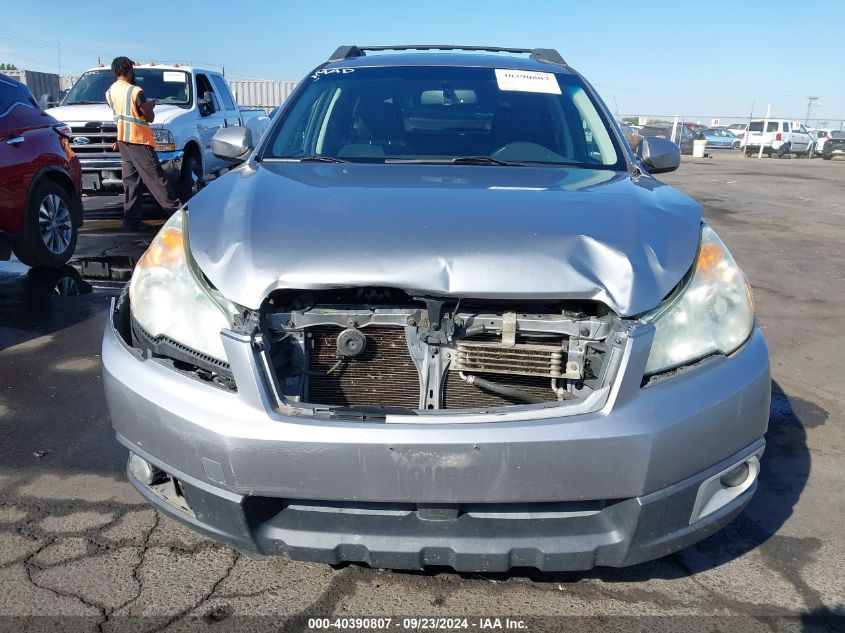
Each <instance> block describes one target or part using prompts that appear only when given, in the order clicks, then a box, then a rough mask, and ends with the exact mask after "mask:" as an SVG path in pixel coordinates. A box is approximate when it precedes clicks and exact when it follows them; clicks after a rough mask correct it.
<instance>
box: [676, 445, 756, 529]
mask: <svg viewBox="0 0 845 633" xmlns="http://www.w3.org/2000/svg"><path fill="white" fill-rule="evenodd" d="M759 473H760V457H759V454H758V453H755V454H753V455H751V456H749V457H746V458H745V459H744V460H742V461H741V462H739V463H738V464H734V465H733V466H730V467H729V468H726V469H725V470H723V471H721V472H719V473H716V474H715V475H713V476H712V477H709V478H708V479H705V480H704V481H703V482H702V483H701V485H700V486H699V487H698V494H697V495H696V498H695V504H694V505H693V509H692V514H691V515H690V521H689V522H690V523H691V524H692V523H695V522H696V521H698V520H700V519H703V518H704V517H706V516H707V515H709V514H713V513H714V512H716V511H717V510H720V509H721V508H724V507H725V506H727V505H728V504H730V503H731V502H732V501H734V500H735V499H737V498H738V497H739V496H740V495H742V494H743V493H744V492H745V491H746V490H748V489H749V488H751V486H752V485H754V482H755V481H756V480H757V475H758V474H759Z"/></svg>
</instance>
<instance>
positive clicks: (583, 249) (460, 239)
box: [188, 162, 701, 316]
mask: <svg viewBox="0 0 845 633" xmlns="http://www.w3.org/2000/svg"><path fill="white" fill-rule="evenodd" d="M188 207H189V237H190V244H191V252H192V254H193V256H194V258H195V259H196V261H197V263H198V264H199V266H200V268H202V270H203V271H204V273H205V274H206V276H207V277H208V278H209V280H210V281H211V282H212V283H213V284H214V285H215V286H216V287H217V288H218V289H219V290H220V291H221V292H222V293H223V294H224V295H225V296H226V297H228V298H229V299H231V300H232V301H234V302H236V303H238V304H240V305H243V306H246V307H249V308H252V309H257V308H258V307H259V306H260V305H261V303H262V301H263V300H264V298H265V297H266V296H267V294H268V293H269V292H270V291H272V290H274V289H277V288H301V289H320V288H332V287H343V286H365V285H369V286H386V287H393V288H401V289H403V290H406V291H408V292H411V293H417V294H427V295H440V296H454V297H473V298H479V299H483V298H488V299H494V298H500V299H593V300H597V301H601V302H603V303H605V304H606V305H607V306H609V307H610V308H611V309H612V310H614V311H615V312H617V313H618V314H620V315H625V316H627V315H634V314H638V313H641V312H644V311H646V310H649V309H651V308H653V307H654V306H655V305H657V303H659V302H660V300H661V299H663V298H664V297H665V296H666V295H667V294H668V293H669V292H670V291H671V290H672V288H674V287H675V285H677V283H678V282H679V281H680V280H681V278H682V277H683V275H684V274H685V273H686V272H687V270H689V268H690V266H691V265H692V263H693V259H694V257H695V253H696V249H697V246H698V239H699V226H700V221H701V208H700V206H699V205H698V204H696V203H695V202H693V201H692V200H691V199H690V198H688V197H687V196H685V195H684V194H682V193H680V192H678V191H676V190H675V189H672V188H671V187H668V186H666V185H663V184H661V183H659V182H657V181H655V180H654V179H652V178H649V177H645V176H643V177H640V178H631V177H630V176H629V175H628V174H621V173H617V172H612V171H606V170H587V169H569V168H536V169H535V168H529V167H490V166H474V165H465V166H451V165H450V166H439V165H437V166H435V165H401V164H392V165H383V164H358V163H338V164H319V163H268V162H264V163H258V164H257V163H248V164H246V165H244V166H242V167H241V168H239V169H237V170H234V171H233V172H231V173H229V174H227V175H226V176H224V177H223V178H220V179H218V180H217V181H216V182H214V183H212V184H211V185H210V186H209V187H206V188H205V189H204V190H203V191H201V192H200V193H199V194H198V195H197V196H196V197H194V198H193V199H192V200H191V202H190V203H189V205H188Z"/></svg>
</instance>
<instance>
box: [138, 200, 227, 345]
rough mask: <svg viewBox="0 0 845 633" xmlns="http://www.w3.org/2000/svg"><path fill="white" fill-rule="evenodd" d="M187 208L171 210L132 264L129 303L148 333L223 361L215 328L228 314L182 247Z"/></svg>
mask: <svg viewBox="0 0 845 633" xmlns="http://www.w3.org/2000/svg"><path fill="white" fill-rule="evenodd" d="M187 228H188V227H187V214H186V213H185V212H184V211H182V210H180V211H177V212H176V213H174V214H173V215H172V216H171V217H170V219H169V220H168V221H167V222H165V224H164V226H162V227H161V230H160V231H159V233H158V235H156V236H155V239H153V241H152V243H151V244H150V247H149V248H148V249H147V251H146V252H145V253H144V255H143V257H141V259H140V260H139V261H138V264H137V265H136V266H135V271H134V272H133V273H132V281H131V282H130V284H129V307H130V310H131V312H132V316H133V317H134V318H135V321H136V322H137V323H138V325H140V326H141V327H142V328H144V330H146V332H147V333H148V334H150V335H151V336H152V337H154V338H157V337H159V336H166V337H167V338H169V339H170V340H172V341H175V342H177V343H181V344H182V345H184V346H186V347H188V348H190V349H191V350H194V351H196V352H200V353H202V354H207V355H208V356H211V357H212V358H215V359H217V360H220V361H223V362H227V360H226V352H225V351H224V349H223V341H222V339H221V338H220V330H222V329H224V328H228V327H230V323H229V317H228V315H227V314H226V313H225V312H224V310H223V308H222V307H221V306H220V305H219V304H218V303H217V302H216V301H215V300H214V299H213V298H212V296H211V294H210V292H209V290H208V288H207V287H206V285H205V283H204V282H202V281H201V280H199V279H198V277H199V275H200V274H201V273H199V271H198V269H195V266H196V264H193V262H192V261H190V259H189V258H190V254H189V253H188V249H187V240H186V239H185V237H186V236H185V234H186V233H187Z"/></svg>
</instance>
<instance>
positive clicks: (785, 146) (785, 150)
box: [775, 143, 792, 158]
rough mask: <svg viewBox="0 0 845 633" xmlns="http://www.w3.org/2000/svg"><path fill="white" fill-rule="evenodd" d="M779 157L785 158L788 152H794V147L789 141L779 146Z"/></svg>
mask: <svg viewBox="0 0 845 633" xmlns="http://www.w3.org/2000/svg"><path fill="white" fill-rule="evenodd" d="M775 153H776V154H777V157H778V158H783V157H784V156H786V155H787V154H791V153H792V147H790V145H789V143H784V144H783V145H781V146H780V147H778V151H777V152H775Z"/></svg>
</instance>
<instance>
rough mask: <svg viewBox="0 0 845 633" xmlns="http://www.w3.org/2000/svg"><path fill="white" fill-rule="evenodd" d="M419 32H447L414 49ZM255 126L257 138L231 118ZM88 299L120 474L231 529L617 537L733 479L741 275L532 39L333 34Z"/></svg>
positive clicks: (524, 555) (649, 552) (539, 564)
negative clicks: (113, 283)
mask: <svg viewBox="0 0 845 633" xmlns="http://www.w3.org/2000/svg"><path fill="white" fill-rule="evenodd" d="M430 49H448V50H430ZM254 141H255V142H254ZM213 149H214V152H215V153H216V154H217V155H218V156H219V157H221V158H225V159H227V160H229V161H231V162H232V163H238V166H237V167H236V168H234V169H232V170H231V171H230V173H228V174H226V175H225V176H223V177H222V178H220V179H218V180H217V181H216V182H214V183H212V184H211V185H210V186H209V187H207V188H206V189H204V190H203V191H202V192H200V193H199V194H198V195H197V196H196V197H194V198H193V199H191V201H190V203H189V204H188V205H187V206H186V207H184V208H183V209H181V210H180V211H179V212H177V213H176V214H175V215H173V216H172V217H171V218H170V220H169V221H168V222H167V223H166V224H165V226H164V227H163V228H162V230H161V232H160V233H159V234H158V235H157V237H156V238H155V240H154V241H153V243H152V244H151V245H150V247H149V250H148V251H147V252H146V253H145V255H144V256H143V258H142V259H141V260H140V262H139V263H138V266H137V267H136V269H135V271H134V274H133V277H132V281H131V283H130V284H129V287H128V288H127V290H126V291H124V293H123V294H122V295H121V297H120V298H119V299H118V300H117V301H116V302H115V305H114V307H113V310H112V312H111V318H110V319H109V323H108V325H107V327H106V332H105V338H104V341H103V355H102V358H103V364H104V369H105V371H104V377H105V389H106V395H107V398H108V404H109V409H110V412H111V416H112V420H113V424H114V428H115V430H116V432H117V439H118V440H119V441H120V442H121V443H122V444H123V445H124V446H126V447H127V448H128V449H129V451H130V453H129V462H128V467H127V472H128V476H129V478H130V480H131V482H132V483H133V484H134V485H135V486H136V487H137V488H138V490H139V491H140V492H141V493H142V494H143V495H144V496H145V497H146V498H147V499H148V500H149V501H150V502H151V503H153V504H154V505H155V506H157V507H158V508H159V509H160V510H162V511H164V512H166V513H168V514H170V515H172V516H174V517H177V518H178V519H181V520H182V521H184V522H185V523H187V524H189V525H191V526H193V527H194V528H195V529H197V530H199V531H200V532H203V533H205V534H207V535H210V536H211V537H212V538H215V539H218V540H220V541H223V542H226V543H229V544H230V545H232V546H233V547H235V548H237V549H238V550H240V551H241V552H243V553H245V554H246V555H248V556H251V557H254V558H261V557H264V556H267V555H271V554H281V553H284V554H287V555H288V556H290V557H292V558H297V559H303V560H309V561H322V562H325V563H332V564H337V563H341V562H344V561H354V562H361V563H366V564H368V565H372V566H378V567H393V568H407V569H420V568H424V567H426V566H448V567H452V568H454V569H456V570H486V571H504V570H508V569H509V568H512V567H534V568H538V569H540V570H578V569H588V568H591V567H593V566H596V565H608V566H614V567H617V566H623V565H631V564H634V563H638V562H641V561H645V560H649V559H653V558H656V557H659V556H663V555H665V554H667V553H670V552H674V551H676V550H678V549H681V548H683V547H686V546H687V545H690V544H691V543H695V542H696V541H698V540H700V539H702V538H704V537H705V536H708V535H710V534H712V533H713V532H714V531H715V530H718V529H719V528H721V527H722V526H724V525H725V524H726V523H728V522H729V521H731V520H732V519H733V518H734V517H735V516H736V515H737V514H738V513H739V512H740V511H741V510H742V509H743V507H744V506H745V505H746V504H747V503H748V502H749V500H750V498H751V496H752V495H753V494H754V491H755V489H756V486H757V475H758V472H759V466H760V462H759V460H760V456H761V455H762V452H763V447H764V439H763V435H764V433H765V431H766V426H767V421H768V413H769V399H770V379H769V360H768V352H767V348H766V343H765V341H764V340H763V335H762V334H761V332H760V330H759V329H758V327H757V325H756V323H755V315H754V305H753V301H752V296H751V291H750V289H749V285H748V282H747V280H746V278H745V276H744V274H743V273H742V271H741V270H740V269H739V268H738V267H737V264H736V262H735V261H734V259H733V258H732V257H731V254H730V252H729V251H728V249H727V248H726V247H725V244H724V243H723V242H722V241H721V240H720V239H719V237H718V236H717V235H716V233H715V232H714V231H713V229H712V228H710V227H709V226H708V225H707V224H706V223H705V222H704V221H703V220H702V217H701V207H700V206H699V205H698V204H696V203H695V202H694V201H693V200H691V199H690V198H688V197H687V196H685V195H683V194H682V193H680V192H678V191H676V190H675V189H672V188H671V187H668V186H666V185H664V184H662V183H661V182H659V181H658V180H656V179H655V178H654V174H656V173H660V172H666V171H670V170H672V169H676V168H677V167H678V165H679V160H680V156H679V152H678V148H677V147H676V146H675V145H673V144H671V143H669V142H668V141H666V140H664V139H659V138H654V137H651V138H649V137H646V138H644V139H643V141H642V142H641V143H640V144H639V146H638V149H637V153H636V154H634V153H633V152H632V151H631V149H630V148H629V146H628V145H627V144H626V142H625V140H624V138H623V137H622V135H621V134H620V132H619V128H618V126H617V124H616V123H615V122H614V121H613V119H612V117H611V116H610V113H609V111H608V109H607V107H606V106H605V104H604V103H603V102H602V101H601V99H600V98H599V97H598V95H597V94H596V93H595V91H594V90H593V88H592V87H591V86H590V84H589V83H587V82H586V81H585V80H584V79H583V78H582V77H581V76H580V75H579V74H578V73H577V72H575V71H574V70H573V69H572V68H570V67H569V66H568V65H567V64H566V62H565V61H564V60H563V59H562V58H561V56H560V54H558V53H557V52H556V51H554V50H550V49H534V50H522V49H496V48H493V49H480V48H478V47H389V48H388V47H371V48H365V47H356V46H347V47H341V48H339V49H338V50H337V51H336V52H335V54H334V55H333V56H332V57H331V59H330V60H328V61H327V62H326V63H324V64H322V65H320V66H319V67H318V68H317V69H315V70H314V71H313V72H312V73H311V74H309V75H308V76H307V77H306V78H305V79H304V80H303V81H302V82H301V83H300V84H299V86H298V88H297V89H296V91H295V93H294V94H293V95H292V96H291V97H290V98H289V99H288V100H287V101H286V103H285V104H284V106H283V107H282V108H281V110H280V112H279V113H278V115H277V116H276V117H275V118H274V121H273V124H272V126H271V128H270V129H269V130H268V132H267V133H266V134H265V135H264V136H263V137H262V138H261V139H252V138H251V137H250V133H249V131H248V130H246V129H244V128H240V127H235V128H227V129H224V130H222V131H220V132H218V134H217V135H216V137H215V138H214V140H213Z"/></svg>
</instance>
